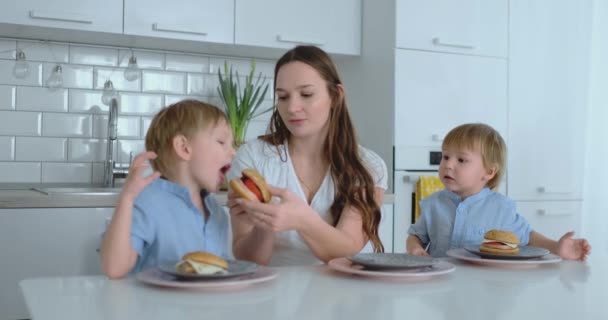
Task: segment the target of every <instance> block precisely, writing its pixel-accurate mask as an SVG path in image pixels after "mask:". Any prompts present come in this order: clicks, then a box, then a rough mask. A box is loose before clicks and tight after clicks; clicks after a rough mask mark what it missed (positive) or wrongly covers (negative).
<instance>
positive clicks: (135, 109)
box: [118, 92, 163, 114]
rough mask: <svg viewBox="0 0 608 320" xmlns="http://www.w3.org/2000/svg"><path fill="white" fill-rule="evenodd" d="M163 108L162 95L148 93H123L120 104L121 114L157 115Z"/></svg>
mask: <svg viewBox="0 0 608 320" xmlns="http://www.w3.org/2000/svg"><path fill="white" fill-rule="evenodd" d="M162 107H163V96H162V95H160V94H146V93H128V92H122V93H121V94H120V103H119V104H118V108H119V109H120V114H155V113H156V112H158V110H160V109H161V108H162Z"/></svg>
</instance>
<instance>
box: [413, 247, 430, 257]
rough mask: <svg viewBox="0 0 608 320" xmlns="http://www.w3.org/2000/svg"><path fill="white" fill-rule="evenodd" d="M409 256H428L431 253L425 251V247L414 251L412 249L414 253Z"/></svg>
mask: <svg viewBox="0 0 608 320" xmlns="http://www.w3.org/2000/svg"><path fill="white" fill-rule="evenodd" d="M409 254H413V255H415V256H428V255H429V253H428V252H426V250H424V248H423V247H418V248H414V249H412V251H411V252H410V253H409Z"/></svg>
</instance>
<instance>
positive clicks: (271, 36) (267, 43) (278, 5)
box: [127, 0, 361, 55]
mask: <svg viewBox="0 0 608 320" xmlns="http://www.w3.org/2000/svg"><path fill="white" fill-rule="evenodd" d="M127 1H128V0H127ZM235 5H236V11H235V12H236V13H235V26H236V27H235V28H236V30H235V43H236V44H241V45H251V46H259V47H272V48H285V49H288V48H292V47H293V46H295V45H298V44H312V45H316V46H319V47H321V48H322V49H323V50H325V51H327V52H331V53H340V54H352V55H358V54H360V52H361V0H333V1H323V0H309V1H296V0H267V1H252V0H236V4H235Z"/></svg>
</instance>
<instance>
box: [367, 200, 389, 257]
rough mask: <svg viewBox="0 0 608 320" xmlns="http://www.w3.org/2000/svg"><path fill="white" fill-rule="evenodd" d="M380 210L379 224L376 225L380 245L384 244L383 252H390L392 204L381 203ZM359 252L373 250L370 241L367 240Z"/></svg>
mask: <svg viewBox="0 0 608 320" xmlns="http://www.w3.org/2000/svg"><path fill="white" fill-rule="evenodd" d="M381 210H382V219H381V220H380V226H379V227H378V234H379V236H380V241H382V245H384V252H387V253H391V252H393V204H392V203H386V204H384V205H382V208H381ZM361 252H362V253H368V252H374V248H373V247H372V245H371V242H369V243H368V244H367V245H366V246H365V247H364V248H363V250H361Z"/></svg>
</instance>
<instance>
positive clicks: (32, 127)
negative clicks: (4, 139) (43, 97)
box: [0, 111, 42, 136]
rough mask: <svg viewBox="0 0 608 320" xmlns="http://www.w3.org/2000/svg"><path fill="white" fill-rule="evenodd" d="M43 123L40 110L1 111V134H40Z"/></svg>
mask: <svg viewBox="0 0 608 320" xmlns="http://www.w3.org/2000/svg"><path fill="white" fill-rule="evenodd" d="M41 124H42V114H41V113H39V112H21V111H0V135H15V136H39V135H40V134H41Z"/></svg>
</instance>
